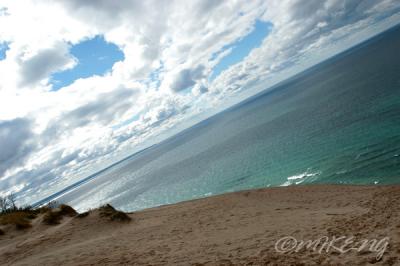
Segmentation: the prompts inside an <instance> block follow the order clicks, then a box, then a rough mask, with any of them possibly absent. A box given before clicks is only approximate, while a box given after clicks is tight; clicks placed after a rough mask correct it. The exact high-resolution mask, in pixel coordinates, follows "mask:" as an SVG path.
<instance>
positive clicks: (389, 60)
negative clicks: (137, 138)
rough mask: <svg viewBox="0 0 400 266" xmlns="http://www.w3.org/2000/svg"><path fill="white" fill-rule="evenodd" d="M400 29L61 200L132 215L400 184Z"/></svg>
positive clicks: (182, 135) (117, 167) (99, 177)
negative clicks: (296, 191) (261, 195)
mask: <svg viewBox="0 0 400 266" xmlns="http://www.w3.org/2000/svg"><path fill="white" fill-rule="evenodd" d="M399 47H400V28H399V27H397V28H395V29H392V30H391V31H388V32H386V33H384V34H381V35H380V36H378V37H375V38H374V39H372V40H370V41H368V42H367V43H364V44H362V45H359V46H357V47H355V48H353V49H351V50H349V51H347V52H345V53H343V54H341V55H338V56H336V57H335V58H332V59H330V60H328V61H326V62H324V63H322V64H320V65H317V66H315V67H313V68H312V69H309V70H307V71H306V72H303V73H302V74H300V75H297V76H296V77H294V78H291V79H290V80H288V81H286V82H283V83H281V84H279V85H278V86H276V87H275V88H273V90H269V91H267V92H265V93H262V94H260V95H257V96H255V97H252V99H249V100H247V101H245V102H243V103H241V104H239V105H237V106H235V107H233V108H230V109H229V110H226V111H224V112H222V113H220V114H219V115H217V116H214V117H212V118H210V119H207V120H206V121H203V122H202V123H200V124H198V125H196V126H194V127H192V128H190V129H188V130H185V131H184V132H182V133H180V134H178V135H176V136H175V137H173V138H170V139H168V140H166V141H164V142H162V143H160V144H158V145H156V146H152V147H150V148H149V149H147V150H145V151H143V152H141V153H139V154H136V155H133V156H131V157H130V158H128V159H126V160H124V161H123V162H121V163H119V164H117V165H114V166H113V167H110V168H109V169H107V170H106V171H103V172H102V173H100V174H98V175H97V176H95V177H94V178H92V179H91V180H90V181H88V182H86V183H85V184H82V185H79V186H77V187H75V188H74V189H72V190H71V191H69V192H68V193H66V194H65V195H63V196H62V197H61V198H60V199H59V200H60V201H63V202H67V203H69V204H71V205H73V206H74V207H76V208H77V209H78V210H84V209H87V208H90V207H96V206H98V205H100V204H102V203H106V202H107V203H111V204H113V205H114V206H116V207H118V208H121V209H123V210H126V211H133V210H138V209H143V208H148V207H153V206H157V205H162V204H167V203H174V202H179V201H183V200H189V199H193V198H199V197H204V196H209V195H214V194H220V193H224V192H229V191H237V190H242V189H249V188H256V187H268V186H286V185H293V184H307V183H344V184H391V183H399V181H400V49H399Z"/></svg>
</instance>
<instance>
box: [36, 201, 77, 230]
mask: <svg viewBox="0 0 400 266" xmlns="http://www.w3.org/2000/svg"><path fill="white" fill-rule="evenodd" d="M75 215H77V212H76V211H75V210H74V209H73V208H72V207H71V206H68V205H65V204H62V205H60V206H59V207H58V208H57V209H55V210H52V209H50V210H48V211H47V212H46V214H45V215H44V216H43V223H45V224H47V225H56V224H59V223H60V221H61V219H62V218H63V217H64V216H69V217H74V216H75Z"/></svg>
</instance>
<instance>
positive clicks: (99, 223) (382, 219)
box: [0, 185, 400, 265]
mask: <svg viewBox="0 0 400 266" xmlns="http://www.w3.org/2000/svg"><path fill="white" fill-rule="evenodd" d="M399 206H400V186H344V185H308V186H290V187H280V188H266V189H258V190H250V191H242V192H235V193H229V194H224V195H220V196H213V197H209V198H204V199H199V200H192V201H187V202H182V203H178V204H173V205H167V206H161V207H157V208H152V209H147V210H143V211H138V212H134V213H130V214H129V216H130V217H131V218H132V220H131V221H130V222H112V221H109V220H107V219H105V218H104V217H101V216H100V215H99V213H98V211H93V212H92V213H90V215H88V216H87V217H84V218H76V217H74V218H69V217H68V218H64V219H63V220H62V222H61V223H60V224H59V225H56V226H47V225H43V224H41V223H40V219H41V217H38V218H36V219H35V220H34V221H33V227H32V228H31V229H27V230H26V232H20V231H15V230H14V231H13V230H8V231H7V233H6V234H5V235H3V236H0V265H400V260H399V259H400V240H399V237H400V217H399V212H398V211H399ZM287 236H290V237H293V238H295V239H297V240H299V241H300V240H314V239H319V238H321V237H323V236H329V237H333V236H347V237H349V236H353V237H354V239H356V240H361V239H382V238H384V237H388V238H389V245H388V247H387V249H386V251H385V253H384V254H383V257H382V258H380V260H378V261H377V260H376V252H371V251H368V250H363V251H360V252H357V251H351V252H347V253H345V254H341V253H340V252H338V251H337V250H336V251H335V250H334V249H332V250H331V251H329V252H321V253H318V252H316V251H313V250H311V249H303V250H299V251H298V252H295V251H293V250H291V251H288V252H285V253H280V252H278V251H277V250H276V248H275V245H276V242H277V241H278V240H279V239H281V238H283V237H287Z"/></svg>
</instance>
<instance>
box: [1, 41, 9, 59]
mask: <svg viewBox="0 0 400 266" xmlns="http://www.w3.org/2000/svg"><path fill="white" fill-rule="evenodd" d="M7 50H8V45H7V43H0V60H3V59H4V58H6V52H7Z"/></svg>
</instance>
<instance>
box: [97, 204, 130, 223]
mask: <svg viewBox="0 0 400 266" xmlns="http://www.w3.org/2000/svg"><path fill="white" fill-rule="evenodd" d="M99 211H100V216H101V217H107V218H109V219H110V220H111V221H119V222H129V221H130V220H131V218H130V217H129V216H128V215H127V214H126V213H124V212H121V211H117V210H116V209H114V207H113V206H111V205H110V204H106V205H104V206H102V207H100V208H99Z"/></svg>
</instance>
